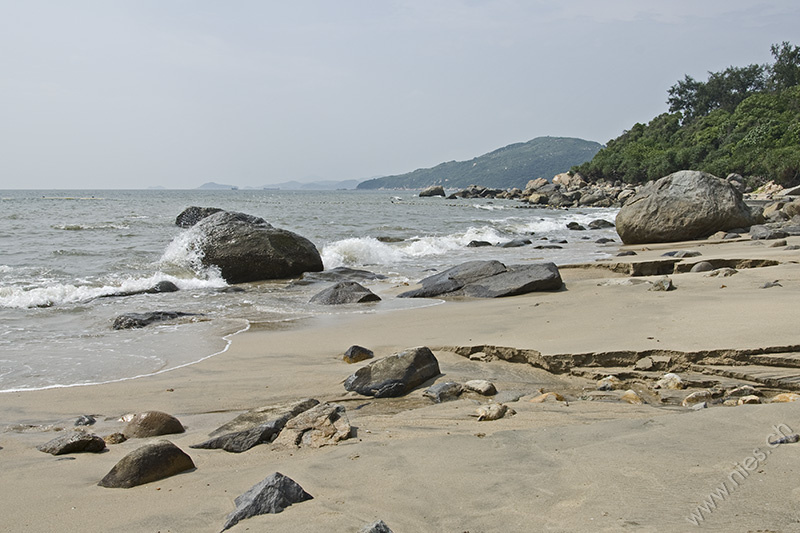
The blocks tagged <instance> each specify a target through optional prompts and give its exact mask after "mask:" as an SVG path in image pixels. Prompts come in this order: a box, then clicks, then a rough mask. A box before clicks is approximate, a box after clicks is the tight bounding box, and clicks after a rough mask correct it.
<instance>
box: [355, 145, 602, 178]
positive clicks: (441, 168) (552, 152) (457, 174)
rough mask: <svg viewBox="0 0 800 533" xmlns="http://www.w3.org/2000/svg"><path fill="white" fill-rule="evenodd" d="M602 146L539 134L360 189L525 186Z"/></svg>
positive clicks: (567, 165)
mask: <svg viewBox="0 0 800 533" xmlns="http://www.w3.org/2000/svg"><path fill="white" fill-rule="evenodd" d="M601 147H602V146H601V145H600V144H598V143H596V142H592V141H584V140H582V139H573V138H567V137H537V138H536V139H533V140H531V141H528V142H526V143H517V144H510V145H508V146H505V147H503V148H500V149H498V150H495V151H493V152H489V153H488V154H484V155H482V156H480V157H476V158H474V159H471V160H470V161H450V162H448V163H442V164H440V165H437V166H435V167H433V168H422V169H418V170H415V171H413V172H409V173H407V174H399V175H396V176H385V177H382V178H375V179H371V180H367V181H363V182H361V183H360V184H359V185H358V188H359V189H421V188H424V187H428V186H430V185H442V186H444V187H450V188H465V187H468V186H470V185H482V186H484V187H494V188H500V189H510V188H512V187H518V188H520V189H522V188H525V185H526V184H527V183H528V181H529V180H532V179H535V178H545V179H551V178H552V177H553V176H554V175H556V174H558V173H560V172H565V171H566V170H568V169H569V168H570V167H572V166H574V165H578V164H580V163H583V162H585V161H588V160H589V159H591V158H592V157H593V156H594V155H595V154H596V153H597V151H598V150H600V148H601Z"/></svg>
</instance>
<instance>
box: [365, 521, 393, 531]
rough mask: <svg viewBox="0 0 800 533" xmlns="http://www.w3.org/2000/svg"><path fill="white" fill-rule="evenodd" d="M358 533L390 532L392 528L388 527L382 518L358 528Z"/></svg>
mask: <svg viewBox="0 0 800 533" xmlns="http://www.w3.org/2000/svg"><path fill="white" fill-rule="evenodd" d="M358 533H392V530H391V529H389V526H387V525H386V523H385V522H384V521H383V520H378V521H377V522H373V523H371V524H367V525H366V526H364V527H362V528H361V529H359V530H358Z"/></svg>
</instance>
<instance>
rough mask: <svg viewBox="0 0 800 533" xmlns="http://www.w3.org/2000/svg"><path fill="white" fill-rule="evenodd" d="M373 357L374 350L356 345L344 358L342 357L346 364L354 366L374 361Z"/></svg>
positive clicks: (345, 353)
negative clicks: (354, 364) (362, 362)
mask: <svg viewBox="0 0 800 533" xmlns="http://www.w3.org/2000/svg"><path fill="white" fill-rule="evenodd" d="M373 357H375V353H374V352H373V351H372V350H369V349H367V348H364V347H363V346H358V345H357V344H354V345H353V346H351V347H349V348H348V349H347V351H346V352H344V357H342V359H343V360H344V362H345V363H349V364H353V363H360V362H361V361H366V360H367V359H372V358H373Z"/></svg>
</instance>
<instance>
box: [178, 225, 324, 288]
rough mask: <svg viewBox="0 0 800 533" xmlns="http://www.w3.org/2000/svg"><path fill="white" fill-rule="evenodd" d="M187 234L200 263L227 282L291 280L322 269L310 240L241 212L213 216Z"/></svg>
mask: <svg viewBox="0 0 800 533" xmlns="http://www.w3.org/2000/svg"><path fill="white" fill-rule="evenodd" d="M187 232H188V236H187V239H188V242H189V243H190V247H191V248H193V249H195V250H197V251H198V253H199V254H198V255H199V256H200V257H201V261H202V264H203V265H204V266H205V267H216V268H218V269H219V271H220V274H222V277H223V278H224V279H225V280H226V281H227V282H228V283H246V282H250V281H261V280H267V279H282V278H291V277H295V276H299V275H300V274H303V273H304V272H319V271H321V270H322V269H323V265H322V258H321V257H320V255H319V251H317V248H316V247H315V246H314V244H313V243H312V242H311V241H309V240H308V239H306V238H305V237H301V236H300V235H297V234H296V233H292V232H291V231H287V230H284V229H279V228H275V227H273V226H271V225H270V224H268V223H267V222H266V221H265V220H264V219H261V218H258V217H254V216H251V215H246V214H244V213H231V212H227V211H221V212H218V213H214V214H213V215H209V216H207V217H205V218H204V219H202V220H200V221H199V222H198V223H197V224H195V225H194V226H193V227H191V228H189V229H188V230H187Z"/></svg>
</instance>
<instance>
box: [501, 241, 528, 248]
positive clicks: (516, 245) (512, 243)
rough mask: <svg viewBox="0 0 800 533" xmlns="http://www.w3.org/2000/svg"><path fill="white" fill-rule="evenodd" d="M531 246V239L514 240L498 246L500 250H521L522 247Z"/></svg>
mask: <svg viewBox="0 0 800 533" xmlns="http://www.w3.org/2000/svg"><path fill="white" fill-rule="evenodd" d="M529 244H531V240H530V239H512V240H510V241H508V242H504V243H502V244H498V246H499V247H500V248H521V247H522V246H527V245H529Z"/></svg>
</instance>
